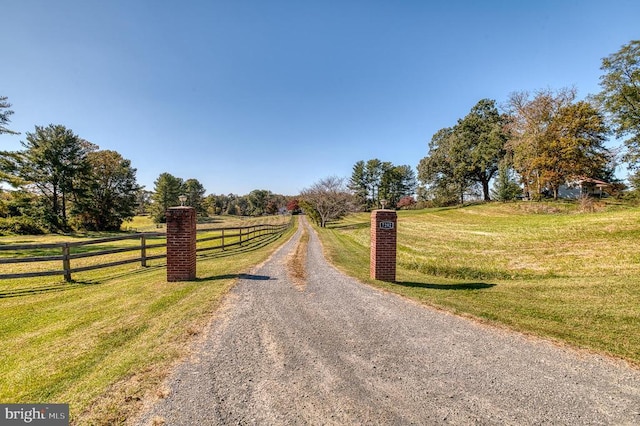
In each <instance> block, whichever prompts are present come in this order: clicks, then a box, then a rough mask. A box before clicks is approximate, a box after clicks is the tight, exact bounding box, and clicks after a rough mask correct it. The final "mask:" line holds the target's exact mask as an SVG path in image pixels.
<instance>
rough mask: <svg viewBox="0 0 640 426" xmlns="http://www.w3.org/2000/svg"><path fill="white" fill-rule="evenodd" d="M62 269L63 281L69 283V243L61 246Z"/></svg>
mask: <svg viewBox="0 0 640 426" xmlns="http://www.w3.org/2000/svg"><path fill="white" fill-rule="evenodd" d="M62 269H63V270H64V280H65V281H66V282H70V281H71V259H69V243H64V244H63V245H62Z"/></svg>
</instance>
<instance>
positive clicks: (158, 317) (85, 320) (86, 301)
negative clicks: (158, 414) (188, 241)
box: [0, 228, 295, 425]
mask: <svg viewBox="0 0 640 426" xmlns="http://www.w3.org/2000/svg"><path fill="white" fill-rule="evenodd" d="M294 231H295V230H294V229H293V228H291V229H289V230H288V231H287V232H286V233H285V234H284V235H282V236H281V237H280V238H276V237H266V239H263V240H259V241H258V240H256V241H254V242H252V243H247V244H245V245H243V246H242V247H233V248H229V249H227V250H226V251H224V252H222V251H215V252H210V253H207V254H205V255H203V256H199V257H198V263H197V280H195V281H191V282H178V283H175V282H173V283H168V282H167V281H166V268H164V267H163V264H164V262H165V261H164V260H159V261H154V262H151V263H150V264H151V266H150V267H148V268H141V267H140V266H138V265H136V264H132V265H124V266H120V267H114V268H108V269H104V270H97V271H91V272H84V273H78V274H74V280H75V282H73V283H65V282H64V281H62V277H44V278H37V279H20V280H3V281H0V342H1V343H2V344H1V345H0V401H2V402H5V403H26V402H30V403H36V402H42V403H69V404H70V408H71V420H72V424H104V425H111V424H122V423H123V422H124V421H125V420H126V419H127V418H130V417H131V416H134V415H135V413H136V412H137V410H139V408H140V404H141V400H142V399H143V398H144V397H145V396H148V395H156V394H157V395H160V396H161V395H163V394H164V390H163V389H162V388H161V387H160V385H161V383H162V380H163V379H164V378H165V377H166V375H167V374H168V372H169V370H170V367H171V366H172V365H173V364H174V363H175V362H176V361H177V360H178V359H180V358H181V357H184V356H185V355H187V354H188V351H189V347H190V346H191V344H192V343H193V341H194V339H197V338H198V335H199V334H201V332H202V331H203V329H204V327H205V325H206V324H207V323H208V322H209V321H210V320H211V318H212V317H213V316H214V313H215V312H216V309H217V308H218V307H219V305H220V302H221V299H222V297H223V296H224V295H225V294H226V293H227V292H228V290H229V289H230V288H231V287H232V285H233V283H234V282H235V280H236V279H237V277H238V276H239V275H240V274H242V273H247V272H249V271H250V270H251V269H252V268H253V267H254V266H255V265H257V264H260V263H261V262H263V261H264V260H265V259H267V258H268V256H269V255H270V254H271V253H272V252H273V251H274V250H275V249H276V248H277V247H278V246H280V245H281V244H282V243H284V242H285V241H286V240H287V239H288V238H289V237H290V236H291V235H292V233H293V232H294ZM39 238H41V239H42V240H49V241H52V240H58V238H59V237H55V236H46V237H39ZM60 239H61V240H65V238H60ZM10 240H13V241H18V240H31V238H29V237H28V238H24V237H21V238H18V237H15V238H14V237H11V238H10ZM66 240H68V237H66ZM2 242H3V243H5V242H7V241H6V239H5V238H3V239H2ZM24 242H32V241H24ZM129 256H131V254H129ZM2 266H3V268H8V267H9V266H13V265H2ZM3 272H4V271H3ZM16 290H20V291H16Z"/></svg>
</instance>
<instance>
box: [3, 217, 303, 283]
mask: <svg viewBox="0 0 640 426" xmlns="http://www.w3.org/2000/svg"><path fill="white" fill-rule="evenodd" d="M292 223H293V218H292V219H291V220H289V222H288V223H285V224H281V225H271V224H262V225H248V226H237V227H230V228H209V229H198V230H197V233H198V234H201V235H203V236H202V237H198V238H197V239H196V252H198V253H202V252H209V251H212V250H226V249H227V248H229V247H234V246H242V245H243V244H247V243H249V242H251V241H253V240H256V239H259V238H264V237H267V236H271V235H276V234H280V233H283V232H284V231H285V230H287V229H288V228H289V227H290V226H291V225H292ZM154 239H155V240H161V239H165V240H164V241H161V242H153V240H154ZM125 240H139V243H138V244H137V245H132V246H126V247H118V248H111V249H106V250H97V251H86V252H79V253H73V252H72V251H73V249H76V250H86V249H84V247H86V246H91V245H95V244H104V243H113V242H119V241H125ZM166 247H167V243H166V233H164V232H144V233H136V234H129V235H123V236H118V237H107V238H99V239H93V240H89V241H73V242H66V243H47V244H8V245H0V253H1V252H3V251H14V252H17V253H19V252H29V251H31V252H33V251H38V250H46V251H56V250H59V251H60V254H46V255H40V256H27V257H0V265H8V264H17V263H36V262H60V265H61V267H62V268H61V269H55V270H49V271H36V272H22V273H13V274H0V280H1V279H11V278H31V277H44V276H52V275H64V279H65V280H66V281H72V279H71V274H73V273H77V272H85V271H91V270H94V269H101V268H109V267H113V266H120V265H125V264H128V263H136V262H140V266H142V267H146V266H147V261H148V260H154V259H164V258H166V257H167V252H166ZM154 248H164V249H165V250H164V253H162V254H154V255H147V250H149V249H154ZM133 251H135V252H139V256H136V257H133V258H127V259H121V260H116V261H109V262H104V263H95V264H91V265H87V266H77V267H75V268H74V267H72V261H76V260H78V259H85V258H91V257H96V256H108V255H113V254H119V253H126V252H133Z"/></svg>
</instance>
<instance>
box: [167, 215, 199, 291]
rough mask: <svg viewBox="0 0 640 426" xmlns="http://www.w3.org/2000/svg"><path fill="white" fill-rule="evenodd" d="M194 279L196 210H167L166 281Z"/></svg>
mask: <svg viewBox="0 0 640 426" xmlns="http://www.w3.org/2000/svg"><path fill="white" fill-rule="evenodd" d="M195 278H196V210H195V209H194V208H193V207H171V208H169V209H167V281H169V282H174V281H190V280H193V279H195Z"/></svg>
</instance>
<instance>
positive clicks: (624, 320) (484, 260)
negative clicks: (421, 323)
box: [320, 202, 640, 365]
mask: <svg viewBox="0 0 640 426" xmlns="http://www.w3.org/2000/svg"><path fill="white" fill-rule="evenodd" d="M545 206H546V207H545ZM369 221H370V216H369V214H358V215H352V216H349V217H347V218H346V219H344V220H342V221H340V222H338V223H334V224H332V225H331V226H330V227H329V228H328V229H324V230H320V236H321V239H322V241H323V244H324V247H325V251H326V252H327V254H328V255H329V257H330V258H331V259H332V261H333V262H334V263H335V264H336V265H337V266H338V267H339V268H340V269H342V270H344V271H345V272H347V273H349V274H350V275H353V276H355V277H357V278H359V279H361V280H362V281H365V282H368V283H371V284H373V285H376V286H379V287H381V288H384V289H386V290H389V291H392V292H395V293H399V294H402V295H404V296H407V297H410V298H412V299H415V300H418V301H420V302H422V303H425V304H429V305H432V306H436V307H439V308H442V309H446V310H449V311H452V312H455V313H457V314H463V315H469V316H472V317H475V318H479V319H482V320H485V321H488V322H491V323H495V324H502V325H506V326H508V327H511V328H513V329H515V330H519V331H522V332H525V333H532V334H536V335H540V336H544V337H546V338H551V339H554V340H557V341H562V342H567V343H570V344H572V345H575V346H578V347H582V348H588V349H591V350H594V351H598V352H602V353H607V354H610V355H613V356H616V357H621V358H624V359H626V360H628V361H631V362H632V363H634V364H636V365H640V245H638V241H639V240H640V208H630V207H621V206H612V207H609V208H608V209H607V210H605V211H602V212H597V213H580V212H579V211H578V210H577V208H576V207H575V206H572V205H570V204H548V205H545V204H538V203H526V202H523V203H515V204H485V205H476V206H469V207H464V208H451V209H430V210H421V211H401V212H399V216H398V255H397V265H398V271H397V282H396V283H384V282H381V281H374V280H371V279H370V278H369Z"/></svg>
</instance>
